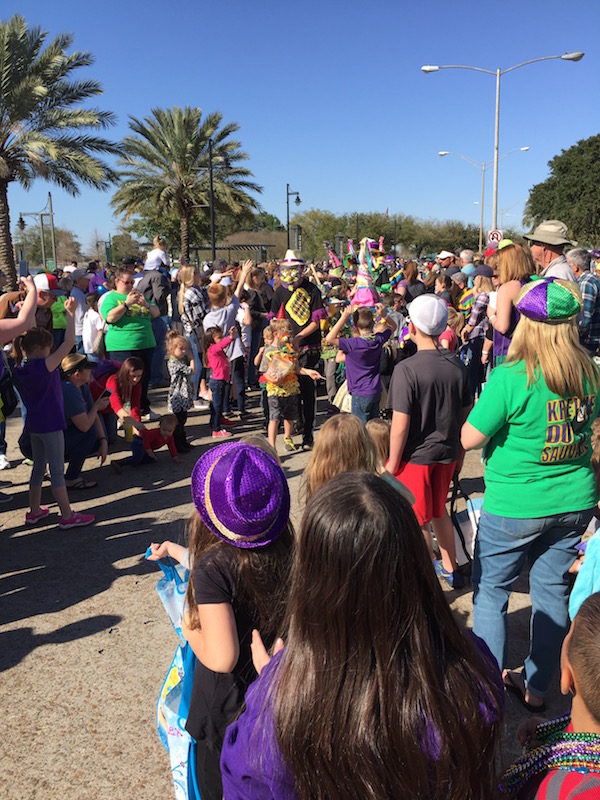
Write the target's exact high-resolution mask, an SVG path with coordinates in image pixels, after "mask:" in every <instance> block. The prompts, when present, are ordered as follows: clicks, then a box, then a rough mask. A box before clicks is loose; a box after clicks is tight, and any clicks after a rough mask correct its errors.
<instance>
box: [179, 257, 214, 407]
mask: <svg viewBox="0 0 600 800" xmlns="http://www.w3.org/2000/svg"><path fill="white" fill-rule="evenodd" d="M201 280H202V278H201V274H200V270H199V269H198V267H194V266H192V265H190V264H186V265H185V266H184V267H181V269H180V270H179V283H180V286H179V298H178V308H179V315H180V317H181V322H182V325H183V332H184V334H185V338H186V339H187V340H188V342H189V344H190V347H191V349H192V356H193V359H194V365H195V367H196V371H195V373H194V375H193V376H192V396H193V398H194V408H196V409H201V410H206V409H208V402H207V401H208V400H209V397H210V395H209V393H208V387H207V386H206V370H205V369H204V367H203V366H202V363H203V359H202V356H201V343H202V340H203V338H204V328H203V327H202V323H203V321H204V317H205V316H206V314H207V312H208V310H209V308H210V302H209V300H208V294H207V291H206V288H205V287H204V286H201V285H200V284H201ZM198 388H199V389H200V392H199V393H198ZM198 394H199V395H200V399H199V398H198Z"/></svg>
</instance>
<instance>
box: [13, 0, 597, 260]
mask: <svg viewBox="0 0 600 800" xmlns="http://www.w3.org/2000/svg"><path fill="white" fill-rule="evenodd" d="M568 10H572V12H573V13H572V15H571V16H569V15H568V13H567V12H568ZM13 13H20V14H23V15H24V16H25V18H26V20H27V21H28V22H29V23H30V24H31V25H35V24H38V25H40V26H41V27H42V28H43V29H44V30H47V31H49V32H50V34H51V35H54V34H56V33H59V32H62V31H70V32H72V33H73V34H74V36H75V45H74V46H75V47H76V48H77V49H82V50H89V51H91V52H92V53H93V54H94V56H95V59H96V62H95V64H94V66H93V67H91V68H89V69H88V70H87V72H88V73H89V74H90V75H91V76H93V77H94V78H96V79H97V80H99V81H101V83H102V84H103V87H104V95H103V96H102V97H101V98H99V101H98V104H99V105H100V106H101V107H103V108H106V109H110V110H111V111H113V112H115V114H116V115H117V117H118V124H117V125H116V126H115V128H113V129H112V130H111V135H112V136H113V137H114V138H116V139H120V138H121V137H123V136H124V135H126V134H127V132H128V115H130V114H131V115H133V116H136V117H144V116H146V115H147V114H149V112H150V109H151V108H153V107H163V108H164V107H170V106H173V105H181V106H183V105H197V106H199V107H200V108H202V109H203V111H205V112H211V111H220V112H221V113H222V114H223V117H224V120H225V121H236V122H238V123H239V125H240V131H239V133H238V136H239V138H240V140H241V142H242V145H243V148H244V149H245V150H246V151H247V152H248V153H249V155H250V161H249V167H250V169H251V170H252V171H253V173H254V175H255V179H256V181H257V182H258V183H259V184H260V185H262V186H263V188H264V191H263V194H262V196H261V198H260V202H261V204H262V206H263V207H264V209H265V210H267V211H269V212H271V213H273V214H276V215H277V216H278V217H279V218H280V219H282V220H284V219H285V201H286V193H285V188H286V183H289V184H290V186H291V188H292V189H294V190H297V191H299V192H300V195H301V198H302V207H301V208H302V209H303V210H305V209H309V208H321V209H329V210H331V211H333V212H344V211H349V212H352V211H377V210H379V211H382V212H383V211H385V210H386V208H388V207H389V209H390V213H404V214H413V215H415V216H418V217H435V218H439V219H448V218H452V219H461V220H464V221H468V222H474V223H476V224H478V223H479V206H478V205H474V201H477V200H479V196H480V186H481V172H480V171H478V170H477V169H476V168H475V167H473V166H470V165H469V164H466V163H464V162H463V161H462V160H461V159H459V158H456V157H454V156H448V157H446V158H440V157H439V156H438V155H437V153H438V151H439V150H449V151H453V152H456V153H462V154H464V155H465V156H468V157H470V158H472V159H474V160H476V161H487V160H491V159H492V157H493V135H494V102H495V79H494V78H493V77H492V76H489V75H482V74H479V73H476V72H471V71H466V70H443V71H440V72H438V73H436V74H432V75H425V74H423V73H422V72H421V70H420V67H421V66H422V65H423V64H471V65H474V66H480V67H484V68H486V69H492V70H495V69H496V68H497V67H501V68H502V69H506V68H508V67H510V66H512V65H514V64H517V63H520V62H522V61H526V60H528V59H531V58H537V57H540V56H547V55H557V54H561V53H564V52H570V51H575V50H583V51H584V52H585V57H584V59H583V60H582V61H580V62H579V63H569V62H563V61H560V60H557V61H549V62H543V63H540V64H533V65H531V66H528V67H524V68H523V69H520V70H516V71H515V72H514V73H511V74H509V75H507V76H505V77H504V78H503V80H502V92H501V116H500V153H504V152H507V151H509V150H512V149H514V148H519V147H522V146H529V147H530V150H529V152H527V153H521V152H519V153H515V154H513V155H511V156H509V157H508V158H506V159H505V160H504V161H503V162H502V163H501V165H500V178H499V201H498V205H499V209H507V211H506V212H505V223H506V224H509V225H516V226H519V225H520V222H521V217H522V209H523V205H524V203H525V201H526V199H527V196H528V193H529V189H530V187H531V186H532V185H533V184H535V183H538V182H540V181H542V180H545V178H546V177H547V174H548V170H547V162H548V160H549V159H550V158H552V157H553V156H554V155H556V154H557V153H559V152H560V151H561V150H562V149H564V148H568V147H570V146H571V145H572V144H574V143H575V142H577V141H578V140H580V139H584V138H587V137H588V136H592V135H594V134H597V133H598V132H600V121H599V118H598V117H599V106H598V102H597V97H598V83H599V80H600V68H599V67H600V55H599V52H598V47H597V39H598V29H599V23H600V4H598V2H597V0H579V2H578V3H576V4H573V5H571V6H568V5H567V4H565V3H564V2H560V1H559V0H546V2H545V3H544V4H543V5H540V4H539V3H537V2H531V0H520V1H517V0H505V2H504V3H503V4H502V5H501V6H500V5H499V4H497V3H490V2H485V0H479V2H473V1H472V0H465V1H464V2H460V1H459V0H454V2H444V3H440V2H435V0H434V2H430V3H415V4H410V5H409V4H408V3H400V2H391V0H374V1H373V2H371V3H364V2H357V0H347V2H346V3H344V4H339V3H332V2H327V0H322V1H321V2H314V0H304V2H302V3H297V4H293V3H285V2H274V0H266V1H265V0H258V1H257V2H255V3H249V2H241V0H230V1H229V2H221V3H218V2H217V3H210V4H209V3H206V2H197V1H196V2H191V1H190V0H187V2H179V3H166V2H164V0H161V2H158V0H120V1H119V2H117V0H104V2H101V3H82V2H81V0H77V1H75V0H55V2H54V3H44V4H42V3H39V0H37V1H36V0H19V2H18V3H16V2H12V0H5V1H4V2H3V3H2V16H3V18H8V17H10V16H11V15H12V14H13ZM48 190H51V191H52V197H53V201H54V210H55V221H56V224H57V225H60V226H65V227H68V228H70V229H72V230H74V231H75V233H76V234H77V235H78V236H79V238H80V241H81V242H82V244H84V245H87V244H88V243H89V242H90V240H91V239H92V238H93V236H94V231H95V230H97V231H98V233H99V234H100V238H106V236H107V235H108V233H113V234H114V233H115V232H116V231H117V227H118V224H119V220H118V219H115V218H114V217H113V215H112V211H111V208H110V196H111V192H110V191H109V192H107V193H99V192H94V191H90V190H86V189H84V190H82V193H81V195H80V196H79V197H78V198H76V199H73V198H71V197H70V196H68V195H67V194H65V193H64V192H62V191H60V190H59V189H57V188H53V187H52V186H50V185H48V184H46V183H44V182H43V181H41V180H40V181H38V182H36V183H35V184H34V186H33V188H32V189H31V190H30V191H29V192H24V191H23V190H22V189H20V188H19V187H17V186H16V185H15V184H11V187H10V189H9V201H10V204H11V213H12V219H13V223H14V222H15V221H16V218H17V215H18V213H19V211H38V210H40V209H41V208H42V207H43V206H44V204H45V202H46V197H47V192H48ZM491 200H492V173H491V170H490V171H489V173H488V180H487V184H486V202H485V205H484V208H485V220H486V227H487V223H488V222H491ZM372 235H373V236H376V235H377V231H373V232H372Z"/></svg>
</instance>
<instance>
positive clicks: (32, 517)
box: [25, 506, 50, 525]
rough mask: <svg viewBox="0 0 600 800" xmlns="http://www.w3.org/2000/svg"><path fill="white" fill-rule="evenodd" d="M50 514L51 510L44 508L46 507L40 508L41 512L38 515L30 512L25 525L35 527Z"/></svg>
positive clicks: (26, 515)
mask: <svg viewBox="0 0 600 800" xmlns="http://www.w3.org/2000/svg"><path fill="white" fill-rule="evenodd" d="M49 513H50V509H49V508H44V506H40V510H39V511H38V513H37V514H34V513H33V511H28V512H27V513H26V514H25V525H35V523H36V522H39V521H40V520H41V519H44V517H47V516H48V514H49Z"/></svg>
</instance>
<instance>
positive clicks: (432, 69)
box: [421, 53, 583, 72]
mask: <svg viewBox="0 0 600 800" xmlns="http://www.w3.org/2000/svg"><path fill="white" fill-rule="evenodd" d="M581 55H583V53H582V54H581ZM438 70H439V67H436V66H434V65H432V64H425V65H424V66H423V67H421V72H438Z"/></svg>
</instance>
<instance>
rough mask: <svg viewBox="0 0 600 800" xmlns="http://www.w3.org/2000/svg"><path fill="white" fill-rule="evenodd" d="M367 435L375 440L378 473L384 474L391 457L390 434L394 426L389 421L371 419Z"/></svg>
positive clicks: (367, 426)
mask: <svg viewBox="0 0 600 800" xmlns="http://www.w3.org/2000/svg"><path fill="white" fill-rule="evenodd" d="M366 428H367V433H368V434H369V436H370V437H371V439H372V440H373V444H374V445H375V450H376V452H377V458H378V461H379V463H378V465H377V466H378V472H383V471H384V469H385V465H386V463H387V460H388V458H389V457H390V433H391V430H392V424H391V422H390V421H389V420H388V419H370V420H369V421H368V422H367V425H366Z"/></svg>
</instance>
